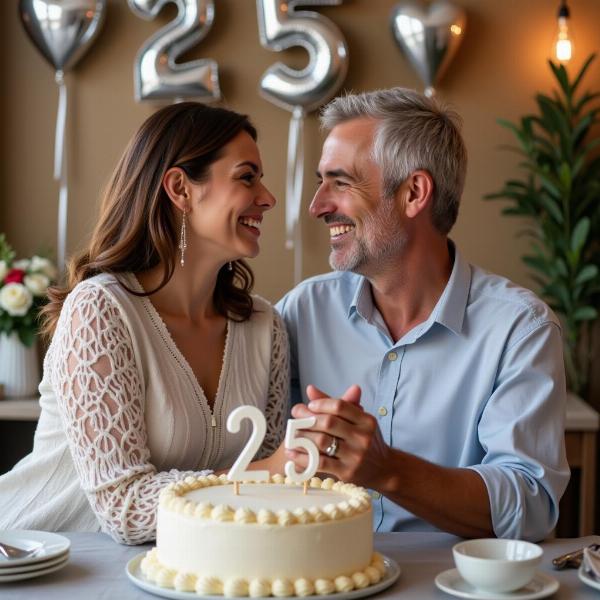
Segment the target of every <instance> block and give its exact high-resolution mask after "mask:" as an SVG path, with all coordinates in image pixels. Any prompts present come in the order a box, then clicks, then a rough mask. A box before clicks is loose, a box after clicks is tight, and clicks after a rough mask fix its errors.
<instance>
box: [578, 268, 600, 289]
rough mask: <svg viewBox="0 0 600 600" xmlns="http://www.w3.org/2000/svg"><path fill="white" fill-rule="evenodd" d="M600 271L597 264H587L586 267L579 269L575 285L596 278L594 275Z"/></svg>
mask: <svg viewBox="0 0 600 600" xmlns="http://www.w3.org/2000/svg"><path fill="white" fill-rule="evenodd" d="M599 272H600V271H599V269H598V267H597V266H596V265H585V267H583V269H581V271H579V273H578V274H577V277H575V285H580V284H582V283H586V282H588V281H590V280H592V279H594V277H597V276H598V273H599Z"/></svg>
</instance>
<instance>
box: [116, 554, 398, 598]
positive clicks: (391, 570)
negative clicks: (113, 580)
mask: <svg viewBox="0 0 600 600" xmlns="http://www.w3.org/2000/svg"><path fill="white" fill-rule="evenodd" d="M144 556H146V553H145V552H142V553H141V554H137V555H136V556H134V557H133V558H132V559H131V560H130V561H129V562H128V563H127V566H126V567H125V572H126V573H127V577H129V579H130V581H131V582H133V583H134V584H135V585H137V586H138V587H139V588H141V589H143V590H145V591H146V592H150V593H151V594H156V595H157V596H163V598H173V599H174V600H191V599H195V600H223V596H222V595H220V596H199V595H198V594H196V592H178V591H177V590H174V589H172V588H163V587H160V586H158V585H156V584H155V583H152V582H150V581H148V580H147V579H146V578H145V577H144V574H143V573H142V571H141V570H140V563H141V562H142V558H144ZM383 562H384V563H385V566H386V569H387V572H386V574H385V575H384V577H383V579H382V580H381V581H380V582H379V583H376V584H374V585H370V586H369V587H367V588H364V589H362V590H352V591H351V592H337V593H335V594H328V595H326V596H319V595H314V596H309V598H310V600H355V599H356V598H365V597H366V596H370V595H371V594H376V593H377V592H381V591H382V590H385V589H386V588H388V587H390V586H391V585H392V584H393V583H395V582H396V580H397V579H398V577H400V573H401V571H400V567H399V566H398V563H397V562H396V561H395V560H392V559H391V558H388V557H387V556H384V557H383ZM288 597H289V598H298V597H299V596H288Z"/></svg>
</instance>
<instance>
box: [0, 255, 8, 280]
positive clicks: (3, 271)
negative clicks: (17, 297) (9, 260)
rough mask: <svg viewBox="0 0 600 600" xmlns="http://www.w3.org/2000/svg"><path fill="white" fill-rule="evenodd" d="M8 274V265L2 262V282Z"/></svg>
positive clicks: (0, 268) (0, 265) (0, 269)
mask: <svg viewBox="0 0 600 600" xmlns="http://www.w3.org/2000/svg"><path fill="white" fill-rule="evenodd" d="M7 273H8V265H7V264H6V261H5V260H0V282H1V281H3V280H4V278H5V277H6V274H7Z"/></svg>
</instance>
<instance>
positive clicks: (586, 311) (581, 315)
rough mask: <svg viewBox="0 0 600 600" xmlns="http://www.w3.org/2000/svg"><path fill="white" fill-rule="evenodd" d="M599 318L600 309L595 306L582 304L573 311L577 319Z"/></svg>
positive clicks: (590, 319) (589, 319) (574, 317)
mask: <svg viewBox="0 0 600 600" xmlns="http://www.w3.org/2000/svg"><path fill="white" fill-rule="evenodd" d="M597 318H598V311H597V310H596V309H595V308H594V307H593V306H580V307H579V308H577V309H576V310H575V312H574V313H573V319H574V320H575V321H593V320H595V319H597Z"/></svg>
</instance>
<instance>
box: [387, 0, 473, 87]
mask: <svg viewBox="0 0 600 600" xmlns="http://www.w3.org/2000/svg"><path fill="white" fill-rule="evenodd" d="M466 23H467V15H466V13H465V11H464V9H463V8H461V7H459V6H456V5H454V4H453V3H452V2H449V1H448V0H437V1H436V2H433V3H432V4H430V5H429V6H426V5H423V3H421V2H417V1H408V2H401V3H400V4H398V5H397V6H396V7H395V8H394V10H393V12H392V19H391V25H392V34H393V36H394V38H395V40H396V42H397V43H398V46H400V50H401V51H402V52H403V54H404V55H405V56H406V57H407V59H408V60H409V62H410V64H411V65H412V67H413V68H414V69H415V71H416V72H417V74H418V75H419V77H420V78H421V80H422V81H423V83H424V84H425V86H426V89H425V93H426V94H427V95H429V96H430V95H432V94H433V93H434V85H435V84H436V83H437V82H438V81H439V79H440V78H441V77H442V75H443V74H444V71H446V69H447V68H448V65H449V64H450V62H451V61H452V58H453V57H454V55H455V53H456V51H457V50H458V47H459V45H460V43H461V41H462V39H463V37H464V34H465V27H466Z"/></svg>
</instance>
